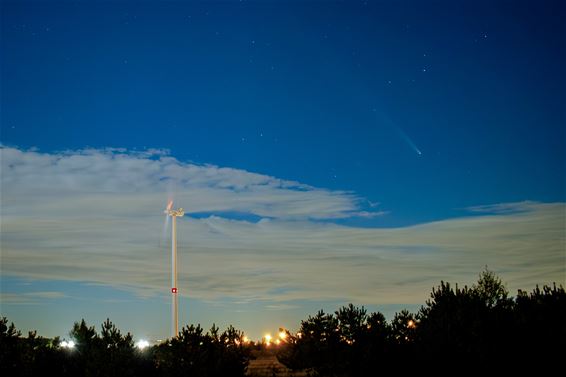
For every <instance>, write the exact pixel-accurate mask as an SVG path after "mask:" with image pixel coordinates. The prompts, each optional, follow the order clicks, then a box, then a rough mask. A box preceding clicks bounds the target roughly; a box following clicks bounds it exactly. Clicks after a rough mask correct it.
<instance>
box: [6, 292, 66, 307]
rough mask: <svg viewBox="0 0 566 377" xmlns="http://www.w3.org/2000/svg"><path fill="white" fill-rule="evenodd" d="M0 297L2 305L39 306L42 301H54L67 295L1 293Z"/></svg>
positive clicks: (60, 293)
mask: <svg viewBox="0 0 566 377" xmlns="http://www.w3.org/2000/svg"><path fill="white" fill-rule="evenodd" d="M0 297H1V298H2V300H1V301H2V303H4V304H20V305H21V304H28V305H29V304H39V303H40V302H42V301H44V300H55V299H61V298H66V297H67V295H66V294H65V293H63V292H57V291H39V292H17V293H13V292H1V293H0Z"/></svg>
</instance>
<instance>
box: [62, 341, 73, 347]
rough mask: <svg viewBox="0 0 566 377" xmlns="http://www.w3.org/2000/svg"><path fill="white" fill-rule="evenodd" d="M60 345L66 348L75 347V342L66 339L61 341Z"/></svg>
mask: <svg viewBox="0 0 566 377" xmlns="http://www.w3.org/2000/svg"><path fill="white" fill-rule="evenodd" d="M61 347H63V348H67V349H73V348H75V342H73V341H72V340H69V341H68V342H67V341H66V340H64V341H62V342H61Z"/></svg>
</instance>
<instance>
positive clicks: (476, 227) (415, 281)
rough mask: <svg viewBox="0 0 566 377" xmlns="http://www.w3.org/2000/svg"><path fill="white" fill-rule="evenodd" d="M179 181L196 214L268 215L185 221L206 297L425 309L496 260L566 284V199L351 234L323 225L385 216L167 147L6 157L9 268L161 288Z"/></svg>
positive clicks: (522, 276) (192, 264)
mask: <svg viewBox="0 0 566 377" xmlns="http://www.w3.org/2000/svg"><path fill="white" fill-rule="evenodd" d="M171 182H174V184H175V187H176V202H177V203H178V205H182V206H184V207H185V208H186V209H188V211H189V212H199V213H217V214H221V213H224V212H232V213H244V214H253V215H255V216H257V217H258V218H260V220H259V221H257V222H249V221H243V220H238V219H234V218H225V217H221V216H219V215H212V216H209V217H206V218H191V217H190V216H188V217H185V218H181V219H179V245H180V256H179V259H180V267H179V271H180V276H179V281H180V284H179V288H180V292H181V293H182V294H184V293H185V292H190V295H191V296H193V297H198V298H200V299H202V300H220V299H223V298H230V299H231V300H233V301H239V302H246V301H262V302H265V305H266V306H269V307H270V308H280V307H282V306H281V305H287V304H286V302H290V301H293V300H349V301H354V302H359V303H363V304H395V303H422V302H423V301H424V300H425V299H426V298H427V294H428V292H430V288H431V287H432V286H434V285H437V284H438V282H439V281H440V280H441V279H444V280H449V281H457V282H463V283H465V282H472V281H473V280H475V279H476V277H477V274H478V272H479V271H480V270H481V269H482V268H483V266H485V265H486V264H487V265H489V267H490V268H492V269H494V270H495V271H497V272H498V273H500V275H501V276H502V278H503V279H504V280H505V281H507V282H508V284H509V288H510V289H511V290H515V289H517V288H525V289H528V288H529V287H534V285H535V284H543V283H549V282H552V281H557V282H563V281H564V277H565V270H566V267H565V266H566V259H565V258H566V256H565V253H564V249H565V231H564V229H565V210H566V206H565V204H564V203H534V202H524V203H504V204H498V205H495V206H479V207H474V208H472V209H471V210H473V211H475V212H478V213H479V215H478V214H476V215H474V216H472V217H463V218H458V219H449V220H445V221H439V222H433V223H427V224H421V225H417V226H412V227H405V228H393V229H391V228H388V229H375V228H374V229H371V228H355V227H345V226H340V225H337V224H334V223H332V222H328V221H324V222H320V221H316V220H320V219H325V220H329V219H338V218H345V217H350V216H362V217H371V216H374V215H375V213H379V212H371V211H368V209H367V208H365V209H364V208H361V203H364V202H367V201H365V200H363V199H361V198H359V197H357V196H356V195H355V194H353V193H351V192H346V191H331V190H325V189H321V188H315V187H312V186H308V185H304V184H302V183H299V182H292V181H286V180H280V179H277V178H275V177H269V176H265V175H260V174H254V173H250V172H246V171H243V170H237V169H230V168H221V167H217V166H211V165H194V164H185V163H181V162H179V161H177V160H175V159H174V158H172V157H170V156H169V155H168V154H167V153H166V151H158V152H155V153H154V152H143V153H141V152H136V153H130V152H128V151H124V150H108V149H107V150H84V151H76V152H73V151H67V152H64V153H58V154H46V153H38V152H36V151H23V150H19V149H15V148H3V149H2V195H3V196H2V239H1V246H2V256H1V258H2V273H3V274H7V275H11V276H19V277H25V278H27V279H58V280H73V281H82V282H93V283H100V284H108V285H111V286H114V287H118V288H122V289H126V290H132V291H133V292H135V293H136V294H138V295H140V296H151V295H157V294H160V293H161V292H162V291H163V289H164V288H166V287H167V285H168V276H169V275H168V274H169V259H168V258H169V253H168V252H167V250H165V248H164V247H160V246H159V245H160V237H161V233H162V223H163V217H162V216H163V215H162V210H163V207H164V205H165V201H166V199H167V198H166V196H167V194H166V192H167V190H168V187H170V183H171ZM511 209H512V210H511ZM480 212H481V213H480Z"/></svg>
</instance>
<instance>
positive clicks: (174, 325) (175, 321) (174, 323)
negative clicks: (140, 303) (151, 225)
mask: <svg viewBox="0 0 566 377" xmlns="http://www.w3.org/2000/svg"><path fill="white" fill-rule="evenodd" d="M172 207H173V201H172V200H170V201H169V203H168V204H167V209H166V210H165V211H164V212H165V214H166V215H167V216H171V218H172V221H171V336H172V337H176V336H177V335H178V334H179V314H178V310H177V304H178V298H177V293H178V292H179V290H178V289H177V217H183V216H184V215H185V211H184V210H183V209H182V208H179V209H177V210H175V209H171V208H172Z"/></svg>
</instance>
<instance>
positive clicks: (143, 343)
mask: <svg viewBox="0 0 566 377" xmlns="http://www.w3.org/2000/svg"><path fill="white" fill-rule="evenodd" d="M136 347H137V348H138V349H139V350H143V349H144V348H147V347H149V342H148V341H147V340H144V339H140V340H139V341H138V342H137V343H136Z"/></svg>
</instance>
